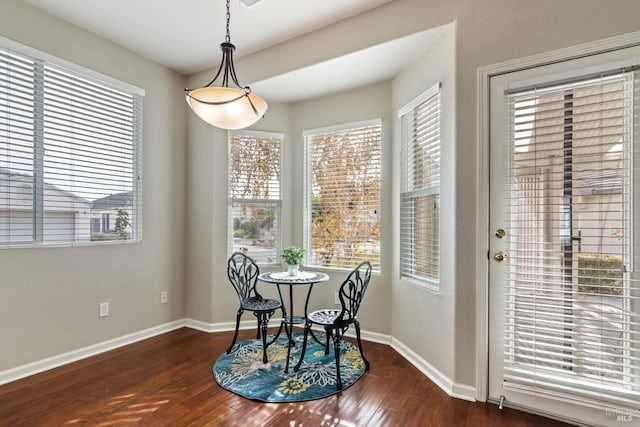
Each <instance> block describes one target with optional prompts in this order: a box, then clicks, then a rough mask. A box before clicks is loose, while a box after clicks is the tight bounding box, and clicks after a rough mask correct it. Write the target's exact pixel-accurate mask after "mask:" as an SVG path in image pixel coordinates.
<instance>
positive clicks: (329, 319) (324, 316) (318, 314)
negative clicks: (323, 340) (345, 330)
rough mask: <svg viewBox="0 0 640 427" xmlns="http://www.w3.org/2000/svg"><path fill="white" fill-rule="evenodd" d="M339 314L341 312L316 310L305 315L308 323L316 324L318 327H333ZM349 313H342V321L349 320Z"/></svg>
mask: <svg viewBox="0 0 640 427" xmlns="http://www.w3.org/2000/svg"><path fill="white" fill-rule="evenodd" d="M340 313H342V310H334V309H325V310H317V311H314V312H312V313H311V314H309V315H307V318H308V319H309V321H311V322H313V323H316V324H318V325H333V322H335V320H336V319H337V318H338V317H340ZM350 317H351V316H349V312H345V313H344V318H343V319H342V320H345V321H347V320H350Z"/></svg>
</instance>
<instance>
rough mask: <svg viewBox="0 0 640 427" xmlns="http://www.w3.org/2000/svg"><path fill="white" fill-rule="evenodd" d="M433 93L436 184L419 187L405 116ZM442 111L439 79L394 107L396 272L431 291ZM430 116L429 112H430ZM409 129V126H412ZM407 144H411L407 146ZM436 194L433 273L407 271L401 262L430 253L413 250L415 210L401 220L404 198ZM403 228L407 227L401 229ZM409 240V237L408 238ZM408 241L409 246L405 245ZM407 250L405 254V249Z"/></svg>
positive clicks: (436, 282) (435, 286)
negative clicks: (396, 144)
mask: <svg viewBox="0 0 640 427" xmlns="http://www.w3.org/2000/svg"><path fill="white" fill-rule="evenodd" d="M434 97H437V99H436V103H437V104H436V105H437V110H435V111H433V112H430V114H433V115H434V116H435V117H436V119H437V129H436V130H437V142H436V145H437V149H438V159H439V162H438V165H437V175H434V177H435V178H434V179H436V180H437V185H432V186H430V187H419V186H417V184H416V182H415V181H416V177H415V163H414V161H413V153H414V152H415V151H416V148H419V147H416V145H419V143H418V141H417V140H416V139H415V138H413V137H411V138H409V136H408V132H407V127H408V123H407V120H408V119H409V116H410V115H411V114H415V113H416V111H417V109H418V108H419V107H421V106H423V105H424V104H426V103H427V102H430V101H431V100H432V99H433V98H434ZM441 114H442V104H441V84H440V82H438V83H436V84H434V85H432V86H431V87H430V88H428V89H427V90H426V91H424V92H423V93H421V94H420V95H418V96H417V97H415V98H414V99H413V100H411V101H410V102H408V103H407V104H406V105H404V106H403V107H402V108H400V109H399V110H398V119H399V121H400V129H401V160H400V175H401V179H400V181H401V182H400V197H399V201H398V202H399V206H400V210H399V214H400V220H399V221H400V224H399V231H400V237H399V248H400V251H399V259H398V264H399V274H400V280H403V281H406V282H408V283H410V284H413V285H416V286H418V287H422V288H427V289H430V290H433V291H436V292H437V291H438V290H439V289H440V278H441V276H440V255H441V254H440V248H441V246H440V236H441V232H440V226H441V217H442V210H441V206H442V205H441V198H440V195H441V174H440V163H441V154H442V150H441V148H442V132H441V120H440V117H441ZM430 117H431V116H430ZM412 131H413V130H412ZM409 145H411V147H409ZM427 172H432V170H431V169H430V170H428V171H427ZM432 196H436V197H437V217H436V218H435V222H436V224H435V227H436V229H437V234H438V235H437V259H438V264H437V269H438V270H437V272H438V276H437V277H426V276H421V275H419V274H416V271H415V267H414V268H413V270H412V271H408V270H407V269H405V267H404V265H408V266H412V265H414V264H415V260H416V259H420V258H425V257H427V256H431V254H421V253H417V249H416V247H415V240H416V236H415V233H416V231H415V229H416V212H415V208H412V212H410V215H409V216H410V217H411V218H410V223H406V222H405V219H404V218H405V214H406V209H407V207H406V205H405V200H407V201H413V203H412V205H413V206H415V203H416V202H417V201H418V199H420V198H424V197H432ZM405 230H407V231H405ZM407 233H408V234H409V236H405V234H407ZM408 240H410V241H408ZM407 245H409V247H407ZM406 252H408V253H407V254H406V255H405V253H406Z"/></svg>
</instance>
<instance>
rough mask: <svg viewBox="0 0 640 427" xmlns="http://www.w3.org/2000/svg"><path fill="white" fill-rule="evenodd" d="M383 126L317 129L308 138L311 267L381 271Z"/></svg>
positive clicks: (307, 245)
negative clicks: (361, 265) (363, 267)
mask: <svg viewBox="0 0 640 427" xmlns="http://www.w3.org/2000/svg"><path fill="white" fill-rule="evenodd" d="M381 129H382V125H381V121H380V120H372V121H368V122H362V123H354V124H350V125H344V126H337V127H335V128H324V129H315V130H309V131H306V132H304V138H305V177H306V179H305V208H304V218H305V223H304V225H305V248H306V250H307V258H306V262H305V263H306V264H308V265H314V266H323V267H336V268H345V269H350V268H353V267H355V266H356V265H357V264H359V263H360V262H362V261H364V260H368V261H369V262H371V264H372V265H373V267H374V270H376V271H380V181H381V172H380V157H381V145H382V136H381Z"/></svg>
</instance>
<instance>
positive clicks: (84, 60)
mask: <svg viewBox="0 0 640 427" xmlns="http://www.w3.org/2000/svg"><path fill="white" fill-rule="evenodd" d="M0 36H3V37H6V38H9V39H12V40H14V41H17V42H19V43H22V44H24V45H27V46H29V47H32V48H34V49H38V50H40V51H43V52H46V53H48V54H51V55H54V56H56V57H59V58H61V59H64V60H66V61H70V62H73V63H75V64H78V65H80V66H83V67H86V68H89V69H92V70H95V71H97V72H99V73H102V74H105V75H108V76H111V77H113V78H116V79H119V80H121V81H124V82H127V83H130V84H132V85H135V86H138V87H140V88H143V89H144V90H145V91H146V96H145V98H144V118H143V120H144V128H143V138H144V142H143V168H144V169H143V179H144V196H143V197H144V229H143V239H144V241H143V242H142V243H135V244H115V245H106V246H80V247H58V248H33V249H9V250H2V251H0V271H1V272H2V278H1V279H0V343H1V346H2V351H0V372H1V371H2V370H5V369H10V368H14V367H16V366H20V365H24V364H27V363H30V362H34V361H38V360H41V359H45V358H47V357H51V356H55V355H59V354H61V353H65V352H68V351H72V350H77V349H79V348H84V347H87V346H90V345H93V344H97V343H101V342H104V341H107V340H110V339H115V338H118V337H122V336H124V335H127V334H130V333H134V332H138V331H142V330H144V329H147V328H151V327H155V326H158V325H162V324H165V323H168V322H171V321H174V320H178V319H182V318H183V317H184V299H183V297H184V295H183V291H184V289H183V286H182V282H183V276H184V268H183V258H184V236H183V234H184V199H185V197H184V193H185V179H184V162H185V154H184V153H185V128H186V123H185V117H186V111H185V109H184V105H183V104H184V98H183V94H182V89H183V88H184V83H185V82H184V80H185V79H184V77H183V76H181V75H179V74H178V73H175V72H173V71H170V70H168V69H166V68H164V67H161V66H159V65H157V64H154V63H152V62H150V61H148V60H146V59H143V58H141V57H140V56H138V55H135V54H133V53H131V52H129V51H127V50H125V49H123V48H121V47H119V46H116V45H114V44H112V43H109V42H107V41H105V40H103V39H100V38H98V37H96V36H94V35H92V34H90V33H87V32H86V31H83V30H81V29H78V28H76V27H72V26H70V25H69V24H67V23H65V22H63V21H60V20H58V19H55V18H53V17H51V16H49V15H46V14H44V13H42V12H40V11H38V10H37V9H34V8H32V7H31V6H29V5H27V4H26V3H23V2H21V1H13V0H2V1H0ZM161 291H168V292H169V303H168V304H166V305H165V304H160V292H161ZM104 301H109V302H110V306H111V307H110V308H111V314H110V316H109V317H106V318H99V317H98V304H99V303H100V302H104Z"/></svg>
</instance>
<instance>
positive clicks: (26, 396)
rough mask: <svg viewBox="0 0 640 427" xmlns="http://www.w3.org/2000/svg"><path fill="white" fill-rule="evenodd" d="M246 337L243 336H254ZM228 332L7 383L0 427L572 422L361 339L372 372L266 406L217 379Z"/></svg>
mask: <svg viewBox="0 0 640 427" xmlns="http://www.w3.org/2000/svg"><path fill="white" fill-rule="evenodd" d="M252 336H253V332H250V331H241V332H240V337H239V339H240V340H242V339H248V338H252ZM231 338H232V334H231V333H230V332H223V333H213V334H208V333H204V332H199V331H196V330H192V329H189V328H182V329H179V330H176V331H173V332H170V333H167V334H163V335H161V336H158V337H154V338H150V339H147V340H144V341H140V342H138V343H135V344H132V345H128V346H126V347H122V348H119V349H116V350H113V351H109V352H106V353H103V354H100V355H97V356H94V357H91V358H87V359H84V360H81V361H78V362H75V363H72V364H69V365H65V366H62V367H60V368H56V369H52V370H50V371H47V372H44V373H41V374H37V375H34V376H31V377H29V378H25V379H22V380H18V381H14V382H11V383H8V384H5V385H3V386H0V426H3V427H4V426H7V427H9V426H11V427H14V426H29V427H36V426H47V427H48V426H55V427H58V426H104V427H108V426H154V427H156V426H173V427H175V426H179V427H182V426H289V427H292V426H336V427H337V426H340V427H345V426H346V427H348V426H402V427H410V426H420V427H427V426H443V427H445V426H446V427H448V426H458V427H465V426H467V427H471V426H473V427H484V426H496V427H500V426H505V427H506V426H509V427H524V426H536V427H539V426H548V427H552V426H553V427H556V426H566V425H567V424H564V423H561V422H558V421H554V420H550V419H546V418H542V417H539V416H535V415H531V414H527V413H524V412H520V411H516V410H512V409H507V408H505V409H503V410H502V411H501V410H499V409H498V408H497V407H496V406H495V405H492V404H485V403H471V402H466V401H463V400H459V399H453V398H451V397H449V396H447V395H446V393H444V392H443V391H442V390H440V389H439V388H438V387H437V386H436V385H434V384H433V383H432V382H431V381H429V380H428V379H427V378H426V377H425V376H424V375H422V373H420V371H418V370H417V369H416V368H414V367H413V366H412V365H411V364H410V363H408V362H407V361H406V360H405V359H404V358H403V357H402V356H400V355H399V354H398V353H397V352H396V351H395V350H393V349H392V348H391V347H389V346H387V345H382V344H375V343H371V342H367V341H365V342H364V348H365V353H366V355H367V358H368V359H369V361H370V362H371V370H370V371H368V372H367V373H366V374H365V375H364V376H363V378H361V379H360V380H359V381H358V382H356V383H355V384H354V385H353V386H351V387H350V388H348V389H347V390H344V391H343V392H341V393H338V394H336V395H333V396H330V397H328V398H325V399H320V400H314V401H310V402H300V403H291V404H277V403H260V402H254V401H251V400H248V399H245V398H242V397H240V396H237V395H234V394H232V393H230V392H228V391H226V390H223V389H222V388H220V387H219V386H218V385H217V384H216V382H215V380H214V378H213V374H212V366H213V363H214V362H215V361H216V359H217V357H218V356H219V355H220V354H222V353H223V352H224V350H225V349H226V347H227V346H228V344H229V343H230V341H231Z"/></svg>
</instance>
